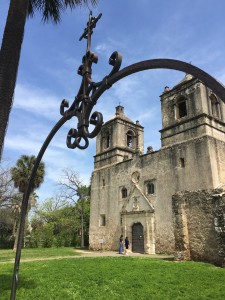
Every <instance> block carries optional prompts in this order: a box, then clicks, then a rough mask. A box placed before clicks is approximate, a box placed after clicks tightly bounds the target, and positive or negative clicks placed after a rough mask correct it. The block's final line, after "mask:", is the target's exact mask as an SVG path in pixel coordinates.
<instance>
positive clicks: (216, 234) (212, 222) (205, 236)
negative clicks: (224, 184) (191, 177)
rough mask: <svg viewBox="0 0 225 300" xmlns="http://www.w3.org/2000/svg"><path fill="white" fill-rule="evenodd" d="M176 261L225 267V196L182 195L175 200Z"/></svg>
mask: <svg viewBox="0 0 225 300" xmlns="http://www.w3.org/2000/svg"><path fill="white" fill-rule="evenodd" d="M172 205H173V219H174V235H175V258H176V259H177V260H182V259H184V260H188V259H191V260H196V261H206V262H210V263H214V264H216V265H220V266H224V265H225V193H224V192H223V190H218V189H217V190H215V189H213V190H198V191H193V192H187V191H186V192H179V193H176V194H175V195H173V197H172Z"/></svg>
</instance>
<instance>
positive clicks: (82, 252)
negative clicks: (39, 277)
mask: <svg viewBox="0 0 225 300" xmlns="http://www.w3.org/2000/svg"><path fill="white" fill-rule="evenodd" d="M75 252H76V253H78V255H74V256H71V255H67V256H53V257H46V258H45V257H42V258H31V259H21V262H32V261H42V260H56V259H64V258H82V257H124V256H125V255H123V254H119V253H118V252H116V251H102V252H101V251H91V250H77V249H76V250H75ZM127 256H128V257H129V256H132V257H133V256H136V257H148V258H161V259H170V260H171V259H173V256H169V255H162V254H141V253H132V252H129V253H128V255H127ZM8 263H14V259H12V260H9V261H2V262H0V264H8Z"/></svg>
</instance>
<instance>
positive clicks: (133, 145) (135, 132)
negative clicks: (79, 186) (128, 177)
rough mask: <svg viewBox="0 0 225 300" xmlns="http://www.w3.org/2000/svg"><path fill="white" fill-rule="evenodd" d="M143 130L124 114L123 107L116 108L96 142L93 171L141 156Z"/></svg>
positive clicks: (137, 123)
mask: <svg viewBox="0 0 225 300" xmlns="http://www.w3.org/2000/svg"><path fill="white" fill-rule="evenodd" d="M143 151H144V128H143V127H142V126H141V125H140V124H139V121H136V123H134V122H133V121H132V120H130V119H129V118H128V117H127V116H126V115H125V114H124V107H123V106H121V105H119V106H117V107H116V113H115V115H114V116H113V117H112V118H111V119H110V120H109V121H107V122H106V123H105V124H104V125H103V126H102V130H101V132H100V133H99V134H98V136H97V140H96V155H95V157H94V158H95V169H98V168H102V167H104V166H108V165H112V164H116V163H119V162H122V161H124V160H127V159H130V158H132V157H133V155H134V154H135V153H140V154H143Z"/></svg>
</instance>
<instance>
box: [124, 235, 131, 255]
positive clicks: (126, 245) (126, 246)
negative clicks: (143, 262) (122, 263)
mask: <svg viewBox="0 0 225 300" xmlns="http://www.w3.org/2000/svg"><path fill="white" fill-rule="evenodd" d="M124 244H125V253H124V254H125V255H128V249H129V244H130V242H129V239H128V237H127V236H126V238H125V241H124Z"/></svg>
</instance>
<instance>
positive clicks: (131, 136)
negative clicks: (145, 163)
mask: <svg viewBox="0 0 225 300" xmlns="http://www.w3.org/2000/svg"><path fill="white" fill-rule="evenodd" d="M127 147H129V148H133V147H134V133H133V131H131V130H129V131H128V132H127Z"/></svg>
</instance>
